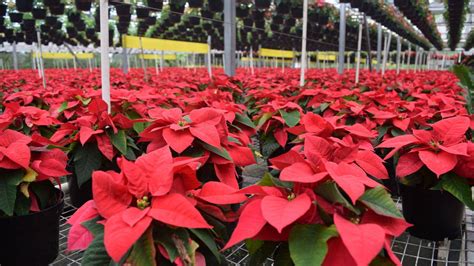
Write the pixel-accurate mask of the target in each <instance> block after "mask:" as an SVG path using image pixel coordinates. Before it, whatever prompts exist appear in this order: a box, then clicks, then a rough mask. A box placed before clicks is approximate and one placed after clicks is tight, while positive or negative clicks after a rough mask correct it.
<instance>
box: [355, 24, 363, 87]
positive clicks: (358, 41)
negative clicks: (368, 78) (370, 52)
mask: <svg viewBox="0 0 474 266" xmlns="http://www.w3.org/2000/svg"><path fill="white" fill-rule="evenodd" d="M361 49H362V23H361V22H360V21H359V36H358V39H357V59H356V60H357V61H356V76H355V83H356V84H358V83H359V71H360V50H361Z"/></svg>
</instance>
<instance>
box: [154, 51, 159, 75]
mask: <svg viewBox="0 0 474 266" xmlns="http://www.w3.org/2000/svg"><path fill="white" fill-rule="evenodd" d="M154 54H155V72H156V74H157V75H158V54H157V53H156V52H155V53H154Z"/></svg>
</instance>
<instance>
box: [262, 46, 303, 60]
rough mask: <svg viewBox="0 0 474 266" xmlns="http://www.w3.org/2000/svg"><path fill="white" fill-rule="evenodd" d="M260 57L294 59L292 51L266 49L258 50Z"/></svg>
mask: <svg viewBox="0 0 474 266" xmlns="http://www.w3.org/2000/svg"><path fill="white" fill-rule="evenodd" d="M260 56H267V57H278V58H293V57H295V55H294V53H293V51H286V50H276V49H267V48H261V49H260Z"/></svg>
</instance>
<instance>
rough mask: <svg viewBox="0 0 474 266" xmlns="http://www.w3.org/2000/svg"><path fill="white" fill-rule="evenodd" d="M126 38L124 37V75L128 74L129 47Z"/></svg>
mask: <svg viewBox="0 0 474 266" xmlns="http://www.w3.org/2000/svg"><path fill="white" fill-rule="evenodd" d="M125 39H126V38H125V36H123V35H122V72H123V73H124V74H127V73H128V64H129V62H128V53H127V46H126V44H125V42H126V41H125Z"/></svg>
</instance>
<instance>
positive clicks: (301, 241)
mask: <svg viewBox="0 0 474 266" xmlns="http://www.w3.org/2000/svg"><path fill="white" fill-rule="evenodd" d="M336 236H338V233H337V230H336V227H335V226H334V225H331V226H330V227H326V226H324V225H321V224H298V225H295V226H294V227H293V229H292V230H291V232H290V238H289V245H290V255H291V258H292V259H293V262H294V263H295V265H296V266H308V265H315V266H316V265H321V264H322V263H323V261H324V258H325V257H326V254H327V252H328V245H327V241H328V240H329V239H330V238H332V237H336Z"/></svg>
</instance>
